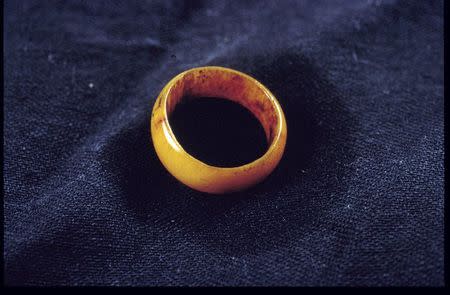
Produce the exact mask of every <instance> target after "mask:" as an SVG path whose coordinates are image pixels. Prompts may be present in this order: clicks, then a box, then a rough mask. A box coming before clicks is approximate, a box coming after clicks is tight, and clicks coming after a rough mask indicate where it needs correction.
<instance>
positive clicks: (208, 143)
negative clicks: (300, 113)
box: [169, 97, 268, 167]
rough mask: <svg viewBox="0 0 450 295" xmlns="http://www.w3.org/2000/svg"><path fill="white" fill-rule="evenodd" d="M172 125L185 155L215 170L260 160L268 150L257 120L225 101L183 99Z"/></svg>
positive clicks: (176, 110) (171, 117) (222, 99)
mask: <svg viewBox="0 0 450 295" xmlns="http://www.w3.org/2000/svg"><path fill="white" fill-rule="evenodd" d="M169 123H170V125H171V128H172V131H173V133H174V135H175V137H176V138H177V140H178V142H179V143H180V144H181V146H182V147H183V148H184V149H185V151H186V152H187V153H189V154H190V155H192V156H193V157H195V158H197V159H198V160H200V161H202V162H204V163H206V164H209V165H212V166H218V167H236V166H241V165H244V164H247V163H250V162H252V161H254V160H256V159H258V158H260V157H261V156H263V155H264V153H265V152H266V151H267V149H268V143H267V140H266V136H265V133H264V129H263V127H262V125H261V123H260V122H259V121H258V119H257V118H256V117H255V116H254V115H253V114H252V113H251V112H250V111H249V110H247V109H246V108H244V107H243V106H241V105H239V104H238V103H235V102H232V101H230V100H227V99H224V98H217V97H183V98H182V99H181V102H180V103H179V104H177V105H176V106H175V109H174V111H173V112H172V113H171V115H170V117H169Z"/></svg>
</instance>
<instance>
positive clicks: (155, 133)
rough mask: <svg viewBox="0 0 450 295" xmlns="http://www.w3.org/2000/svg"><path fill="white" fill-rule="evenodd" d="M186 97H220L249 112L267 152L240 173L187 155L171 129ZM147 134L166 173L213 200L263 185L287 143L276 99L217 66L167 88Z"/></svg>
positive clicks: (257, 85) (249, 80)
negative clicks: (171, 121) (261, 132)
mask: <svg viewBox="0 0 450 295" xmlns="http://www.w3.org/2000/svg"><path fill="white" fill-rule="evenodd" d="M184 97H220V98H224V99H228V100H231V101H234V102H236V103H239V104H240V105H242V106H244V107H245V108H247V109H248V110H250V111H251V112H252V113H253V114H254V115H255V116H256V118H257V119H258V120H259V122H260V123H261V125H262V127H263V128H264V132H265V135H266V139H267V142H268V146H269V147H268V149H267V151H266V153H265V154H264V155H262V156H261V157H260V158H258V159H256V160H254V161H253V162H251V163H248V164H245V165H242V166H238V167H215V166H211V165H208V164H206V163H204V162H202V161H200V160H198V159H196V158H194V157H193V156H191V155H190V154H188V153H187V152H186V151H185V150H184V149H183V147H182V146H181V145H180V143H179V142H178V141H177V139H176V137H175V135H174V133H173V132H172V129H171V127H170V124H169V117H170V115H171V114H172V112H173V111H174V109H175V106H176V105H177V104H178V103H180V102H181V101H182V100H183V98H184ZM150 129H151V137H152V141H153V145H154V147H155V151H156V154H157V155H158V157H159V159H160V161H161V162H162V164H163V165H164V167H165V168H166V169H167V170H168V171H169V172H170V173H171V174H172V175H173V176H174V177H175V178H177V179H178V180H179V181H181V182H182V183H184V184H185V185H187V186H189V187H191V188H193V189H196V190H199V191H202V192H206V193H213V194H222V193H230V192H236V191H240V190H244V189H246V188H249V187H251V186H253V185H255V184H257V183H258V182H260V181H262V180H263V179H265V178H266V177H267V176H268V175H269V174H270V173H271V172H272V171H273V170H274V169H275V167H276V166H277V165H278V163H279V162H280V160H281V157H282V156H283V152H284V147H285V145H286V138H287V127H286V119H285V117H284V114H283V110H282V109H281V106H280V104H279V102H278V101H277V99H276V98H275V96H274V95H273V94H272V93H271V92H270V91H269V90H268V89H267V88H266V87H265V86H264V85H262V84H261V83H260V82H258V81H257V80H256V79H254V78H252V77H250V76H248V75H246V74H244V73H241V72H238V71H236V70H232V69H228V68H223V67H215V66H207V67H199V68H193V69H190V70H187V71H185V72H182V73H180V74H178V75H177V76H176V77H174V78H173V79H172V80H171V81H170V82H169V83H167V85H166V86H165V87H164V88H163V90H162V91H161V93H160V94H159V96H158V98H157V100H156V102H155V105H154V107H153V111H152V115H151V119H150Z"/></svg>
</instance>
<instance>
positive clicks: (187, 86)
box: [166, 69, 278, 145]
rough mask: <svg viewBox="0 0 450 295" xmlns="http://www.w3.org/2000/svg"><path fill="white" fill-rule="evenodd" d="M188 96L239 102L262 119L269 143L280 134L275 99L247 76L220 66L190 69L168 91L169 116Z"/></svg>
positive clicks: (167, 107)
mask: <svg viewBox="0 0 450 295" xmlns="http://www.w3.org/2000/svg"><path fill="white" fill-rule="evenodd" d="M184 97H221V98H224V99H228V100H231V101H234V102H236V103H239V104H240V105H242V106H244V107H245V108H247V109H248V110H250V111H251V112H252V113H253V114H254V115H255V116H256V118H257V119H258V120H259V122H260V123H261V125H262V127H263V129H264V132H265V135H266V139H267V142H268V144H269V145H270V144H271V143H272V142H273V140H274V138H275V136H276V130H277V124H278V119H277V115H276V110H275V107H274V105H273V103H272V101H271V100H270V99H269V97H268V96H267V94H266V93H265V92H264V90H263V89H261V88H260V87H259V85H258V84H257V83H255V82H254V81H253V80H251V79H249V78H247V77H245V76H241V75H239V74H237V73H234V72H232V71H223V70H220V69H199V70H198V71H191V72H187V73H186V74H184V75H183V76H182V77H181V78H180V79H178V81H176V82H175V84H174V85H173V86H172V88H171V89H169V91H168V94H167V105H166V110H167V115H168V116H170V114H171V113H172V112H173V111H174V109H175V106H176V105H177V104H179V103H180V102H181V100H182V99H183V98H184Z"/></svg>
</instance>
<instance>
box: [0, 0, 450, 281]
mask: <svg viewBox="0 0 450 295" xmlns="http://www.w3.org/2000/svg"><path fill="white" fill-rule="evenodd" d="M4 5H5V7H4V16H5V20H4V41H3V42H4V109H3V110H4V170H3V172H4V193H5V196H4V217H5V218H4V222H5V224H4V260H5V268H4V271H5V283H6V284H7V285H51V286H52V285H123V286H130V285H131V286H140V285H143V286H153V285H163V286H166V285H185V286H204V285H207V286H209V285H214V286H216V285H227V286H228V285H261V286H267V285H270V286H272V285H276V286H282V285H296V286H342V285H345V286H398V285H400V286H405V285H406V286H415V285H427V286H428V285H429V286H439V285H443V284H444V161H443V159H444V144H443V140H444V135H443V121H444V108H443V105H444V96H443V85H444V81H443V80H444V78H443V76H444V74H443V72H444V66H443V46H444V42H443V1H401V0H398V1H388V0H384V1H381V0H374V1H361V0H355V1H353V0H337V1H190V2H182V1H175V0H173V1H111V0H108V1H102V0H99V1H28V0H24V1H14V0H7V1H5V3H4ZM205 65H218V66H225V67H231V68H234V69H236V70H239V71H242V72H244V73H247V74H250V75H251V76H253V77H255V78H256V79H258V80H259V81H261V82H262V83H263V84H264V85H266V86H267V87H268V88H269V89H270V90H271V91H272V92H273V93H274V94H275V96H276V97H277V98H278V99H279V101H280V104H281V105H282V107H283V109H284V110H285V115H286V118H287V125H288V141H287V146H286V152H285V155H284V157H283V159H282V162H281V163H280V165H279V166H278V168H277V169H276V170H275V171H274V173H273V174H272V175H271V176H270V177H269V178H268V179H267V180H266V181H265V182H263V183H261V184H260V185H258V186H256V187H254V188H252V189H250V190H248V191H245V192H242V193H238V194H234V195H229V196H226V197H224V196H208V195H205V194H201V193H198V192H196V191H193V190H191V189H189V188H187V187H185V186H184V185H182V184H181V183H179V182H178V181H176V180H175V179H174V178H173V177H172V176H171V175H170V174H169V173H168V172H167V171H166V170H165V169H164V168H163V167H162V165H161V164H160V162H159V160H158V158H157V157H156V155H155V152H154V150H153V146H152V143H151V138H150V131H149V117H150V113H151V108H152V106H153V103H154V102H155V99H156V97H157V95H158V94H159V92H160V91H161V89H162V87H163V86H164V85H165V84H166V83H167V82H168V81H169V80H170V79H171V78H172V77H173V76H175V75H176V74H178V73H179V72H181V71H183V70H186V69H189V68H191V67H196V66H205ZM225 152H226V151H225Z"/></svg>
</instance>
